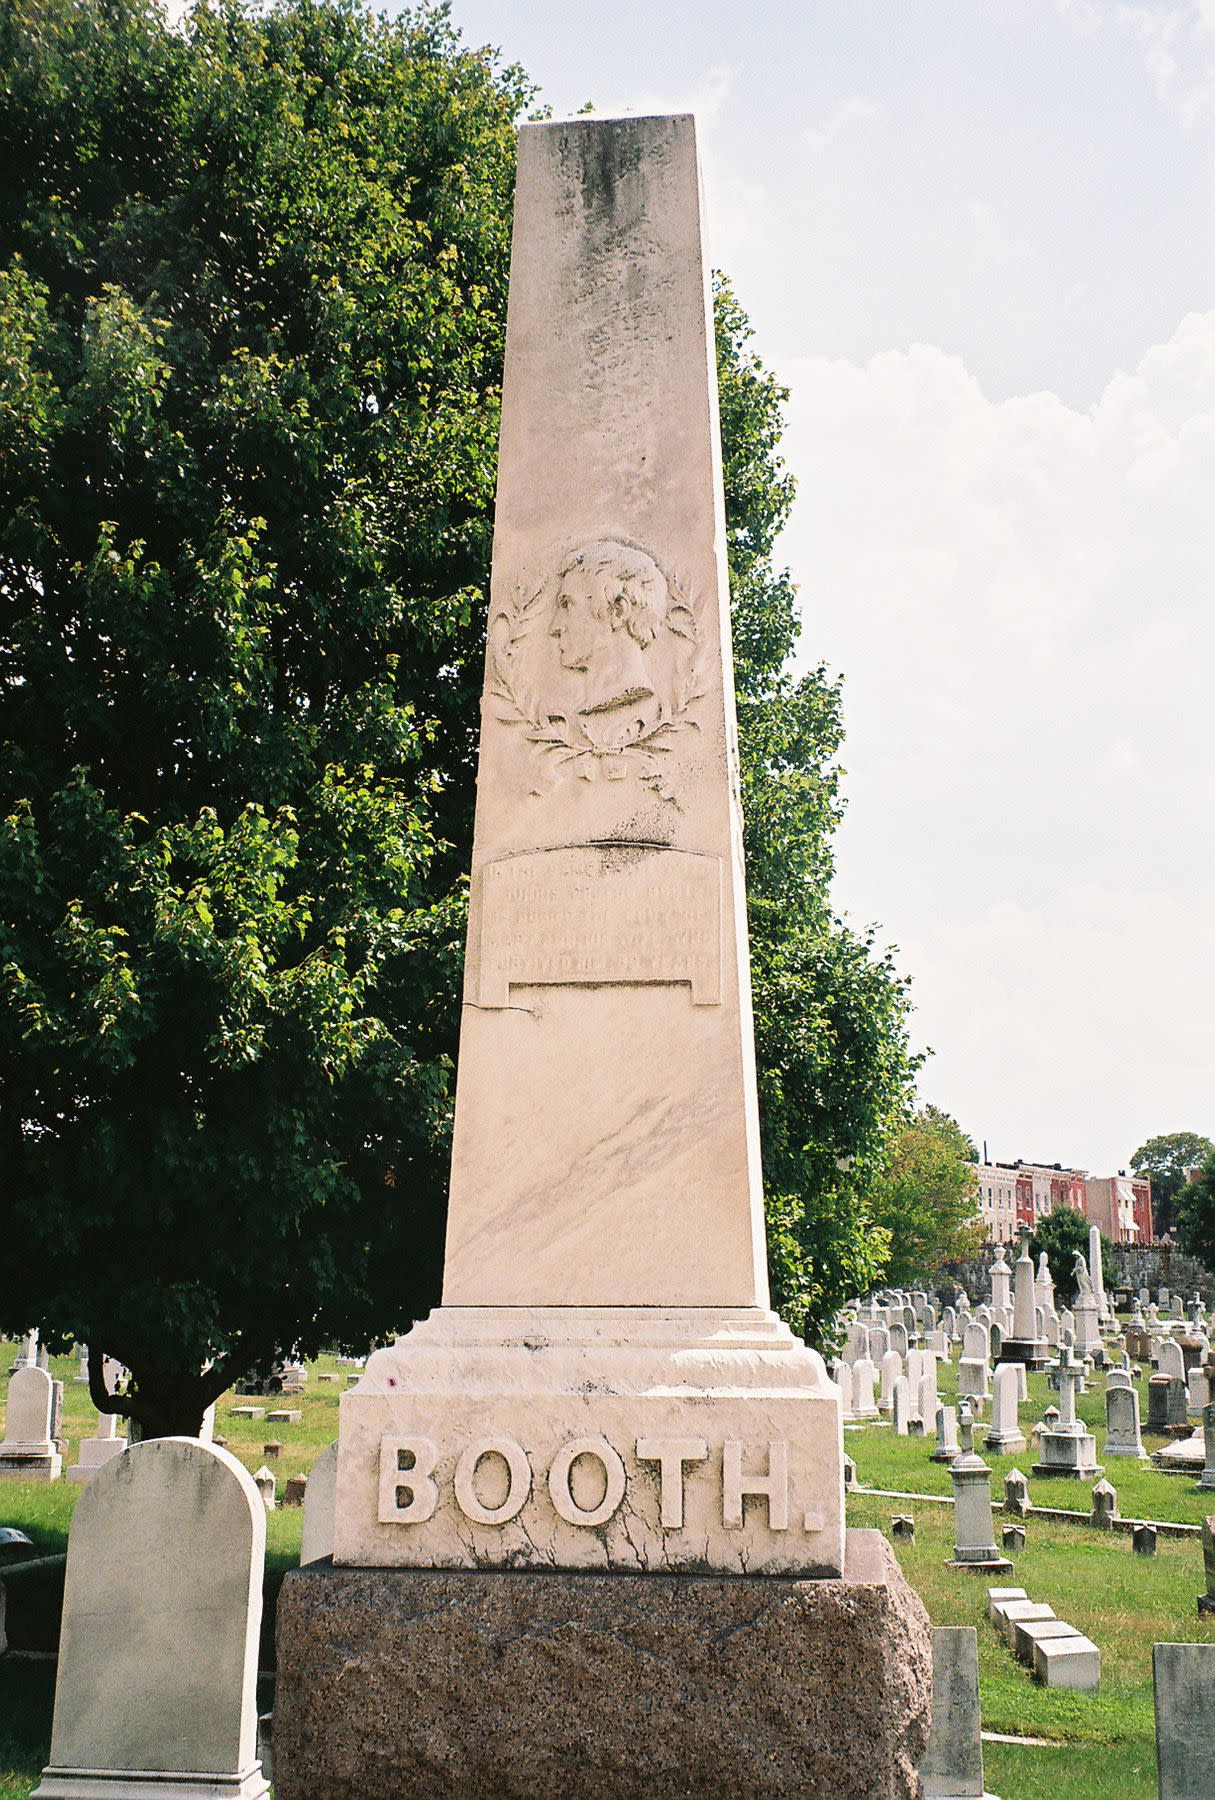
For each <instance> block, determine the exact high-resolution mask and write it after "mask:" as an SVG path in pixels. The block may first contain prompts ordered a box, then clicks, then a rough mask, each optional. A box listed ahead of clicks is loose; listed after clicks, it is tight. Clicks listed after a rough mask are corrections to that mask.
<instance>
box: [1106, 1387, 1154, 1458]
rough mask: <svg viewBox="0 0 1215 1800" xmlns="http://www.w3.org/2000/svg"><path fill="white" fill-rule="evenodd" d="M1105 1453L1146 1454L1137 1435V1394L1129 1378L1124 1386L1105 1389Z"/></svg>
mask: <svg viewBox="0 0 1215 1800" xmlns="http://www.w3.org/2000/svg"><path fill="white" fill-rule="evenodd" d="M1105 1454H1106V1456H1134V1457H1138V1458H1144V1457H1146V1454H1147V1453H1146V1451H1145V1450H1144V1448H1143V1440H1142V1438H1141V1437H1140V1435H1139V1395H1138V1394H1137V1393H1136V1392H1135V1389H1134V1388H1133V1387H1131V1386H1130V1383H1129V1380H1128V1382H1127V1384H1126V1385H1125V1386H1121V1385H1115V1386H1112V1387H1107V1388H1106V1390H1105Z"/></svg>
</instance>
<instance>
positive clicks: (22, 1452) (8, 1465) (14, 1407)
mask: <svg viewBox="0 0 1215 1800" xmlns="http://www.w3.org/2000/svg"><path fill="white" fill-rule="evenodd" d="M55 1385H56V1384H55V1382H54V1381H52V1379H51V1377H50V1376H49V1375H48V1374H47V1372H46V1370H45V1369H40V1368H39V1367H38V1365H37V1364H36V1363H32V1362H29V1363H22V1364H20V1365H19V1367H18V1368H17V1370H16V1373H15V1374H14V1375H13V1378H12V1380H11V1381H10V1382H9V1384H8V1410H7V1412H6V1414H5V1426H4V1441H3V1442H2V1443H0V1481H57V1480H58V1478H59V1475H60V1472H61V1470H62V1468H63V1458H62V1457H61V1456H60V1454H59V1452H58V1450H57V1449H56V1448H55ZM60 1392H61V1393H62V1388H61V1389H60Z"/></svg>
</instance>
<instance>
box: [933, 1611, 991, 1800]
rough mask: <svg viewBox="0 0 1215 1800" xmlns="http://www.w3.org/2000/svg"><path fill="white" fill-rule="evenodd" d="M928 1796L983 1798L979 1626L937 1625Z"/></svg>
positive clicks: (959, 1799) (935, 1799) (935, 1798)
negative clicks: (976, 1627)
mask: <svg viewBox="0 0 1215 1800" xmlns="http://www.w3.org/2000/svg"><path fill="white" fill-rule="evenodd" d="M920 1780H921V1781H922V1782H923V1784H924V1794H925V1800H966V1797H968V1796H971V1795H974V1796H978V1797H979V1800H982V1796H983V1794H984V1791H985V1790H984V1783H983V1739H982V1726H981V1720H980V1717H979V1634H978V1632H977V1631H976V1630H975V1628H974V1626H973V1625H934V1626H933V1631H932V1731H931V1733H930V1735H929V1739H928V1749H927V1750H926V1752H925V1754H924V1760H923V1762H922V1763H921V1764H920Z"/></svg>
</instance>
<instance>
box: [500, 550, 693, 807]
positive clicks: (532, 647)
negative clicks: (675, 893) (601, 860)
mask: <svg viewBox="0 0 1215 1800" xmlns="http://www.w3.org/2000/svg"><path fill="white" fill-rule="evenodd" d="M698 648H699V633H698V629H697V621H696V615H695V613H694V611H693V608H692V606H691V604H690V603H689V601H688V600H687V599H686V598H685V596H684V594H683V593H682V591H681V589H680V588H679V586H678V584H677V583H676V582H675V581H674V580H673V579H672V577H671V575H670V574H669V573H668V572H667V571H665V570H664V569H663V568H662V566H661V564H660V563H659V561H658V559H657V557H655V556H654V555H653V554H652V553H651V552H650V551H648V550H644V549H642V548H641V547H640V546H639V545H637V544H630V543H628V542H626V541H625V540H624V539H622V538H615V537H604V538H598V539H595V540H594V541H592V542H590V543H586V544H581V545H579V546H578V547H577V548H575V549H573V550H570V551H568V552H566V553H564V554H562V555H561V556H559V557H558V558H557V559H556V566H555V567H554V569H553V570H552V572H551V573H550V574H549V575H547V576H545V577H544V578H543V579H541V580H538V581H531V580H525V581H523V582H521V583H520V584H519V586H518V587H517V588H516V590H515V593H514V595H513V596H512V599H511V602H510V603H509V604H507V605H505V606H502V607H499V608H498V609H497V611H496V612H495V613H494V614H493V615H492V616H491V621H490V658H491V681H490V687H489V693H490V696H491V698H492V699H493V700H494V701H495V702H496V703H497V716H498V717H499V719H500V720H501V721H502V722H503V723H504V724H507V725H516V726H521V727H522V728H523V731H524V735H525V736H526V737H527V738H528V739H529V740H530V741H531V742H533V743H534V744H535V745H536V746H537V754H538V755H539V756H541V757H542V758H544V759H545V760H548V761H550V762H552V763H553V764H554V765H555V767H556V768H557V769H558V770H564V771H568V772H569V773H571V774H572V775H574V776H575V777H577V778H579V779H582V780H585V781H596V780H621V779H623V778H625V777H627V776H629V775H631V774H632V775H636V776H637V777H638V778H639V779H640V780H642V781H643V782H645V783H646V784H647V785H649V786H651V787H653V788H655V789H656V790H657V791H658V792H659V793H662V794H663V795H664V797H665V798H673V795H672V794H671V792H670V790H669V786H668V784H667V781H666V778H665V773H664V770H663V768H662V759H663V757H664V755H665V754H666V753H667V752H668V751H669V749H670V746H671V742H672V740H673V738H674V737H675V735H676V734H677V733H678V732H679V731H681V730H685V729H694V728H695V721H694V720H693V719H692V718H691V717H690V716H689V709H690V708H691V706H692V703H693V701H695V700H696V699H698V698H699V697H700V690H699V688H698V686H697V682H696V662H697V651H698Z"/></svg>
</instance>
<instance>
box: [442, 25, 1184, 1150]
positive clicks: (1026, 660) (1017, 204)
mask: <svg viewBox="0 0 1215 1800" xmlns="http://www.w3.org/2000/svg"><path fill="white" fill-rule="evenodd" d="M452 11H453V17H454V19H455V20H456V22H457V23H458V25H459V26H460V27H461V29H462V31H463V32H464V34H465V37H466V38H467V39H468V40H469V41H470V42H472V43H475V44H486V43H488V44H494V45H497V46H500V47H501V48H502V50H503V52H504V54H505V56H506V58H507V60H509V61H517V62H519V63H521V64H522V66H523V67H524V68H525V69H526V70H527V71H528V73H529V74H530V75H531V77H532V78H533V80H534V81H535V82H536V84H537V86H538V88H539V90H540V96H539V97H540V100H541V101H542V102H544V103H547V104H548V105H550V106H551V107H552V109H553V111H554V112H555V113H565V112H571V111H575V110H577V109H578V108H579V107H580V106H581V105H582V104H583V103H584V102H586V101H592V102H593V103H594V104H595V106H596V107H597V108H598V109H599V110H602V111H654V110H667V109H677V110H687V109H690V110H692V111H694V112H695V113H696V114H697V117H698V121H699V134H700V141H701V147H702V156H703V160H704V164H705V178H706V191H707V204H708V212H709V229H710V239H711V252H712V256H713V260H714V262H715V264H716V265H717V266H719V267H720V268H722V269H724V270H725V271H726V272H727V274H728V275H729V276H730V278H731V280H732V282H733V283H734V286H735V289H736V292H737V294H738V298H739V300H740V301H741V303H742V305H743V306H744V307H745V309H746V310H747V312H748V314H749V316H750V318H751V320H752V323H753V325H754V327H755V334H756V335H755V347H756V348H757V350H758V351H759V353H760V355H761V356H762V357H763V359H764V360H765V361H766V362H767V363H768V364H769V365H770V366H771V367H772V368H774V369H775V370H776V371H777V373H778V374H779V375H780V377H781V379H782V380H783V381H784V382H785V383H786V384H787V386H788V388H789V394H790V398H789V402H788V428H787V432H786V436H785V439H784V443H783V454H784V456H785V459H786V461H787V463H788V465H789V467H790V469H791V470H792V472H793V474H794V476H795V478H796V481H797V486H798V500H797V504H796V507H795V510H794V513H793V516H792V519H791V522H790V524H789V526H788V528H787V530H786V531H785V533H784V535H783V537H782V540H781V543H780V546H779V555H780V557H781V559H782V560H783V561H784V562H785V563H787V565H788V566H789V568H790V569H791V570H792V572H793V575H794V577H795V579H796V581H797V583H798V584H799V589H800V596H801V607H802V637H801V643H800V649H799V660H800V662H801V663H802V664H803V665H805V666H813V665H815V664H817V663H819V662H823V663H825V664H826V665H827V667H828V668H829V669H830V670H831V671H832V672H833V673H835V674H839V675H842V677H843V679H844V696H845V701H844V704H845V713H844V718H845V727H846V733H847V738H846V744H845V751H844V756H843V761H844V764H845V767H846V769H847V777H846V783H845V791H846V795H847V802H848V805H847V813H846V818H845V822H844V824H843V826H842V828H841V832H840V836H839V842H838V874H837V881H836V900H837V904H838V905H839V907H840V909H841V910H842V911H844V912H845V913H846V914H847V915H848V917H849V918H850V919H851V920H852V922H853V923H855V924H857V925H864V924H867V923H868V922H870V921H876V922H878V923H879V924H880V936H881V939H882V941H883V942H887V943H892V944H894V945H897V947H898V961H899V964H900V966H901V967H902V968H903V969H904V970H905V971H906V972H907V973H908V974H909V975H910V976H911V978H912V982H913V996H914V1001H915V1015H914V1021H913V1031H914V1036H915V1040H916V1043H917V1045H919V1046H921V1047H923V1048H928V1049H930V1050H931V1052H932V1054H931V1057H930V1060H929V1061H928V1063H927V1065H926V1068H925V1070H924V1073H923V1075H922V1077H921V1091H922V1093H923V1095H924V1097H925V1098H930V1099H932V1100H934V1101H936V1103H937V1104H939V1105H941V1106H944V1107H946V1108H947V1109H948V1110H949V1111H951V1112H952V1113H954V1114H955V1116H956V1117H957V1118H958V1119H959V1120H960V1122H961V1123H962V1124H963V1125H964V1126H965V1127H966V1129H967V1130H968V1131H969V1132H970V1133H971V1135H972V1136H973V1137H974V1138H975V1139H976V1141H977V1142H979V1143H983V1142H986V1143H987V1145H988V1147H989V1150H990V1153H991V1155H992V1156H993V1157H997V1158H1000V1159H1002V1160H1010V1159H1012V1158H1015V1157H1018V1156H1021V1157H1025V1158H1027V1159H1034V1160H1042V1161H1050V1162H1054V1161H1060V1162H1064V1163H1069V1164H1074V1165H1076V1166H1079V1167H1084V1168H1087V1169H1090V1170H1091V1171H1093V1172H1094V1173H1108V1172H1110V1171H1112V1170H1114V1169H1116V1168H1121V1167H1124V1166H1125V1165H1126V1164H1127V1162H1128V1160H1129V1158H1130V1157H1131V1155H1132V1154H1133V1152H1134V1150H1135V1149H1136V1147H1137V1146H1138V1145H1139V1144H1140V1143H1141V1142H1142V1141H1143V1140H1144V1139H1145V1138H1147V1137H1148V1136H1151V1135H1154V1134H1156V1133H1158V1132H1164V1131H1171V1130H1180V1129H1194V1130H1201V1131H1205V1132H1207V1133H1208V1134H1209V1135H1211V1136H1213V1137H1215V948H1213V929H1212V928H1213V925H1215V0H1141V3H1139V4H1133V5H1129V4H1128V5H1123V4H1119V3H1118V0H781V3H778V0H750V4H749V5H747V6H745V7H744V6H740V5H738V4H737V0H732V3H731V4H729V5H726V4H718V3H717V0H704V3H702V4H697V5H693V4H689V3H687V0H679V3H674V0H646V3H643V0H610V4H603V3H602V0H580V4H579V5H578V6H576V7H575V6H571V5H570V4H569V0H454V3H453V9H452Z"/></svg>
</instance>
